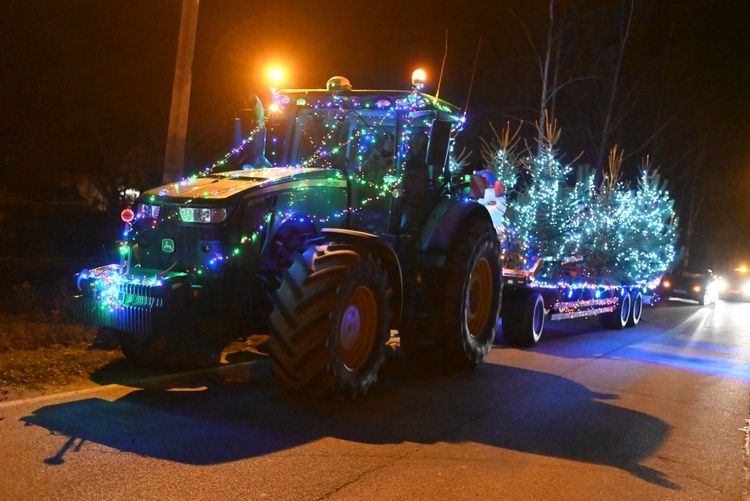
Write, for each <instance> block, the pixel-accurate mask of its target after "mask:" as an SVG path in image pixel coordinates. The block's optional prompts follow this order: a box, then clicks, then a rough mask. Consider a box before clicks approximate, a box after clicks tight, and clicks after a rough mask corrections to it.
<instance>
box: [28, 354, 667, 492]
mask: <svg viewBox="0 0 750 501" xmlns="http://www.w3.org/2000/svg"><path fill="white" fill-rule="evenodd" d="M243 367H244V369H242V370H244V371H253V374H246V375H245V379H246V381H245V382H242V383H238V382H234V383H232V382H227V381H226V380H225V381H224V382H219V381H217V378H216V377H215V376H213V377H206V376H205V375H204V376H201V377H199V376H194V377H193V378H192V379H190V380H189V381H187V383H183V384H182V385H177V384H172V385H171V388H166V389H165V388H163V389H154V388H144V389H138V390H135V391H133V392H131V393H129V394H127V395H125V396H124V397H122V398H120V399H118V400H115V401H113V402H110V401H107V400H104V399H99V398H88V399H83V400H79V401H75V402H69V403H63V404H57V405H49V406H46V407H42V408H40V409H38V410H36V411H35V412H34V413H33V414H31V415H29V416H26V417H24V418H22V421H24V422H25V423H26V424H27V425H35V426H41V427H44V428H46V429H48V430H50V431H51V432H54V433H55V434H62V435H64V436H67V437H69V440H68V442H67V443H66V444H65V446H63V448H62V449H61V450H60V451H59V452H58V453H57V454H56V455H55V456H54V457H52V458H48V459H47V460H46V461H45V462H46V463H47V464H51V465H54V464H62V463H64V462H65V455H66V454H68V453H69V451H70V450H71V449H73V450H74V449H75V447H80V446H81V444H83V443H85V442H93V443H97V444H102V445H105V446H107V447H111V448H114V449H117V450H120V451H123V452H131V453H134V454H138V455H142V456H148V457H154V458H159V459H166V460H170V461H176V462H181V463H186V464H194V465H210V464H217V463H223V462H228V461H234V460H239V459H245V458H250V457H257V456H263V455H267V454H272V453H275V452H278V451H282V450H285V449H291V448H294V447H298V446H301V445H304V444H308V443H311V442H313V441H317V440H320V439H322V438H325V437H333V438H337V439H341V440H346V441H351V442H357V443H363V444H398V443H402V442H414V443H418V444H434V443H436V442H449V443H461V442H467V441H469V442H475V443H480V444H486V445H490V446H493V447H499V448H504V449H509V450H514V451H521V452H527V453H532V454H539V455H542V456H551V457H557V458H563V459H569V460H573V461H582V462H588V463H595V464H601V465H608V466H613V467H616V468H620V469H622V470H625V471H628V472H630V473H632V474H633V475H635V476H637V477H639V478H641V479H643V480H646V481H648V482H651V483H654V484H657V485H661V486H665V487H668V488H677V486H675V485H674V484H673V483H671V482H670V481H669V480H667V479H666V478H664V476H663V475H662V474H661V473H660V472H658V471H656V470H653V469H651V468H648V467H646V466H643V465H641V464H640V461H641V460H643V459H645V458H648V457H649V456H651V455H652V454H653V453H654V452H655V451H656V450H657V449H658V448H659V446H660V445H661V444H662V443H663V441H664V440H665V438H666V436H667V434H668V432H669V427H668V426H667V425H666V424H665V423H664V422H663V421H661V420H659V419H656V418H654V417H652V416H649V415H647V414H643V413H641V412H636V411H632V410H629V409H624V408H621V407H618V406H616V405H612V404H611V403H608V402H607V401H608V400H612V399H616V398H617V397H616V396H615V395H610V394H600V393H595V392H592V391H590V390H588V389H587V388H585V387H584V386H581V385H579V384H577V383H574V382H571V381H569V380H567V379H565V378H563V377H559V376H553V375H550V374H545V373H541V372H536V371H530V370H523V369H518V368H511V367H504V366H500V365H494V364H484V365H483V366H481V367H480V368H479V369H478V370H476V371H474V372H472V373H468V374H460V375H455V376H451V377H442V378H432V379H422V378H418V377H415V376H414V375H413V374H412V372H411V371H410V370H409V368H408V365H407V363H406V360H405V359H404V358H403V357H402V356H401V353H400V351H394V352H393V353H392V354H391V355H390V356H389V358H388V360H387V361H386V363H385V364H384V366H383V370H382V377H381V380H380V382H379V384H378V385H377V386H376V387H375V388H374V389H373V391H372V392H371V394H370V395H369V396H368V397H367V398H365V399H359V400H355V401H343V400H335V399H328V400H320V401H312V402H310V401H301V400H296V399H292V398H290V397H287V396H285V395H284V394H283V393H280V392H279V391H278V390H277V389H276V385H275V383H274V381H273V378H272V376H271V374H270V368H269V363H268V361H266V360H262V361H260V362H256V363H254V364H250V365H244V366H243ZM230 379H231V378H230ZM247 380H249V381H250V382H251V383H252V384H251V385H250V386H252V387H250V386H249V385H248V383H247ZM162 386H165V385H162ZM166 386H170V385H166ZM76 442H78V445H77V446H76V445H75V444H76Z"/></svg>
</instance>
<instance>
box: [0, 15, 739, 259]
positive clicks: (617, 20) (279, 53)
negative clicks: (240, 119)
mask: <svg viewBox="0 0 750 501" xmlns="http://www.w3.org/2000/svg"><path fill="white" fill-rule="evenodd" d="M181 4H182V2H181V0H43V1H42V0H2V1H0V73H1V74H2V79H1V80H0V162H1V164H0V165H2V169H1V170H0V189H3V190H5V191H7V192H13V193H29V195H28V196H29V197H32V196H33V194H31V192H32V190H34V191H37V192H39V193H45V196H49V193H55V192H63V191H64V190H65V189H66V187H68V188H67V189H69V188H70V187H71V186H73V185H74V184H75V183H76V182H77V180H78V179H80V178H81V177H82V176H87V177H88V178H90V179H94V180H100V181H103V180H107V179H120V180H125V182H128V183H131V184H133V185H135V186H139V187H142V188H145V187H150V186H153V185H155V184H158V182H159V180H160V179H161V170H162V167H163V159H164V149H165V144H166V133H167V126H168V120H169V107H170V99H171V89H172V77H173V71H174V64H175V55H176V47H177V36H178V30H179V23H180V12H181ZM556 4H557V9H556V11H555V16H556V17H555V23H556V24H555V25H554V26H555V27H558V26H562V27H563V28H562V29H561V30H560V31H555V35H556V38H555V41H556V42H558V41H559V44H556V45H555V46H554V47H555V49H557V48H558V47H559V51H557V50H554V51H553V55H555V56H556V57H557V58H558V60H559V61H560V66H559V69H558V78H559V82H560V83H564V85H563V86H562V88H561V90H560V92H559V93H558V94H557V97H556V99H555V102H554V114H555V117H556V118H557V119H558V123H559V124H560V127H561V128H562V131H563V133H562V139H561V141H560V143H559V144H558V147H559V149H560V151H561V153H562V154H563V155H564V156H563V160H566V159H567V160H569V161H572V160H573V159H574V158H576V157H578V155H579V154H582V156H581V157H580V159H579V160H578V162H579V163H580V162H586V163H590V164H592V165H597V164H598V162H599V159H600V158H601V155H599V154H598V153H600V152H599V151H598V144H599V140H598V137H599V134H600V131H601V129H602V124H603V116H604V110H605V109H606V108H607V103H608V100H607V98H608V95H609V94H608V92H609V90H610V89H611V82H612V78H613V75H614V70H615V67H616V65H615V62H616V61H617V47H618V43H619V42H618V41H620V40H621V39H620V38H619V35H620V33H622V29H623V27H624V26H625V25H624V20H625V17H624V14H623V13H624V12H627V9H628V7H629V5H630V4H629V3H628V2H622V1H602V0H596V1H595V0H580V1H576V2H573V1H570V0H567V1H561V0H557V2H556ZM548 27H549V1H548V0H547V1H540V0H531V1H529V0H507V1H487V0H482V1H475V0H465V1H461V2H434V1H432V2H424V1H420V0H414V1H410V2H391V1H383V2H368V3H358V2H343V3H342V2H331V1H328V0H321V1H317V2H302V1H298V0H297V1H272V2H260V1H243V0H201V5H200V13H199V20H198V33H197V39H196V47H195V59H194V64H193V80H192V94H191V108H190V117H189V130H188V142H187V151H186V167H185V172H186V173H189V172H195V171H197V170H198V169H200V168H202V167H205V166H206V165H210V164H211V163H213V162H214V161H215V160H217V159H219V158H221V157H222V156H223V153H224V151H225V150H226V149H227V148H228V147H229V145H230V143H229V142H230V138H231V134H230V124H231V119H232V117H233V116H234V112H235V111H237V110H238V109H241V108H243V107H245V106H246V104H247V103H248V100H249V99H250V97H251V96H252V95H254V94H256V93H257V94H258V95H260V96H261V98H265V97H267V95H268V92H267V90H266V86H267V83H266V81H265V77H266V75H267V72H268V69H269V67H270V66H271V65H273V64H281V66H283V67H285V68H286V74H287V77H286V82H285V85H288V86H289V87H315V88H320V87H323V86H324V85H325V82H326V80H327V79H328V78H329V77H331V76H333V75H344V76H346V77H348V78H349V79H350V80H351V82H352V84H353V86H355V87H358V88H407V87H408V86H409V78H410V75H411V71H412V70H413V69H415V68H416V67H422V68H424V69H425V70H426V71H427V73H428V79H429V83H428V86H427V91H428V92H430V93H433V94H434V93H435V91H436V85H437V80H438V76H439V71H440V67H441V62H442V59H443V54H444V48H445V39H446V30H447V32H448V53H447V59H446V65H445V72H444V75H443V79H442V85H441V88H440V97H441V98H443V99H446V100H448V101H450V102H453V103H454V104H456V105H457V106H459V107H462V108H463V107H464V106H465V105H466V103H467V101H468V103H469V106H468V111H467V119H468V121H469V126H468V127H467V128H466V130H465V132H464V134H463V136H462V138H461V143H460V144H459V147H464V146H465V147H467V148H468V149H470V150H472V151H473V157H472V158H473V160H474V165H475V166H476V167H477V168H480V167H481V155H480V150H481V145H482V142H481V139H482V138H484V139H490V138H491V137H492V131H491V128H490V124H493V125H494V126H495V127H496V128H498V129H499V128H502V126H503V125H504V124H505V123H506V122H508V121H510V122H511V124H512V125H513V126H517V124H519V123H520V120H523V121H524V124H525V125H524V126H523V129H522V130H523V133H524V137H526V138H528V140H529V141H532V140H533V137H534V133H533V127H532V125H531V124H533V122H534V120H536V119H537V118H538V116H539V109H540V105H539V96H540V89H541V83H540V77H539V71H538V56H539V55H540V54H543V53H544V50H545V48H546V36H547V30H548ZM480 37H481V49H480V50H479V52H477V49H478V45H479V41H480ZM477 54H478V56H477ZM748 54H750V2H747V1H746V0H734V1H729V0H710V1H708V0H706V1H696V0H688V1H679V0H650V1H645V0H642V1H639V2H636V8H635V15H634V18H633V21H632V25H631V32H630V37H629V38H628V41H627V44H626V46H625V51H624V57H623V59H622V62H621V65H620V72H619V73H618V79H619V80H618V83H619V85H618V87H617V91H616V93H615V99H614V100H613V105H614V108H613V109H614V110H615V112H616V114H617V118H618V119H617V121H616V122H617V123H616V126H615V127H614V129H613V132H612V135H611V137H610V138H609V140H608V141H607V144H608V146H607V148H609V147H610V146H612V145H613V144H618V145H619V146H620V147H621V148H623V149H624V150H625V155H626V156H625V158H626V160H625V162H626V174H627V175H628V176H629V177H630V178H632V177H633V176H634V174H635V173H636V172H637V168H638V165H639V163H640V162H641V160H642V158H644V157H645V156H646V155H650V157H651V160H652V162H653V163H654V164H656V165H659V166H660V169H661V172H662V173H663V175H664V177H665V179H667V181H668V182H669V188H670V192H671V193H672V195H673V197H674V198H675V200H676V206H677V208H678V211H679V215H680V218H681V221H682V224H681V226H682V228H683V238H682V241H681V244H682V245H688V244H689V245H688V248H689V249H690V260H691V262H692V263H693V264H705V265H708V266H713V267H722V266H725V265H728V264H730V263H732V262H734V261H736V260H739V259H746V260H747V259H750V227H749V226H750V223H748V221H750V175H749V174H750V158H749V157H750V154H749V153H750V151H748V144H747V143H748V141H747V139H746V138H747V137H748V135H750V97H748V89H750V56H748ZM475 59H476V61H477V63H476V73H475V76H474V84H473V87H471V88H470V83H471V80H472V69H473V67H474V63H475ZM605 158H606V156H605ZM600 167H601V166H600ZM58 188H59V189H58ZM690 222H692V223H693V224H692V225H690V224H689V223H690ZM690 228H692V235H693V236H692V238H691V239H690V241H688V239H687V234H688V233H690Z"/></svg>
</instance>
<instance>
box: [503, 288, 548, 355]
mask: <svg viewBox="0 0 750 501" xmlns="http://www.w3.org/2000/svg"><path fill="white" fill-rule="evenodd" d="M543 330H544V298H543V297H542V295H541V293H539V292H533V293H531V294H526V295H524V296H522V297H520V298H518V299H515V300H513V301H511V302H508V303H506V305H505V307H504V308H503V338H505V340H506V341H507V342H508V343H510V344H511V345H513V346H527V347H528V346H534V345H536V344H537V343H538V342H539V340H540V339H541V337H542V331H543Z"/></svg>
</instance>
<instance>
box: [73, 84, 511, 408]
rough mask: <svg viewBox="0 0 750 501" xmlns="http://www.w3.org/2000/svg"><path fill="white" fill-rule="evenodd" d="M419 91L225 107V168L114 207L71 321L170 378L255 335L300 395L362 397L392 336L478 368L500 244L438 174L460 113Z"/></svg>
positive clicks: (330, 90)
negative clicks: (118, 219) (116, 227)
mask: <svg viewBox="0 0 750 501" xmlns="http://www.w3.org/2000/svg"><path fill="white" fill-rule="evenodd" d="M422 86H423V85H422V83H421V82H415V83H413V87H412V89H411V90H402V91H392V90H355V89H352V87H351V85H350V84H349V82H348V80H347V79H345V78H343V77H334V78H331V79H330V80H329V81H328V84H327V88H326V89H316V90H313V89H303V90H281V89H278V88H273V89H272V91H273V93H272V94H273V102H272V103H271V104H270V105H269V106H267V107H266V108H264V107H263V106H262V105H261V104H260V100H258V102H257V104H256V106H255V108H254V109H252V110H246V111H245V112H243V113H241V114H239V115H238V117H237V124H238V127H237V130H239V131H242V132H241V134H239V136H240V137H241V138H242V139H241V140H240V141H239V142H238V145H237V147H236V148H235V149H234V150H232V151H231V152H229V153H228V154H227V155H226V156H225V158H224V159H222V160H221V161H219V162H216V163H215V164H214V165H213V166H211V167H210V168H207V169H205V170H204V171H202V172H200V173H199V174H198V175H195V176H192V177H189V178H185V179H184V180H182V181H179V182H175V183H171V184H167V185H165V186H161V187H158V188H154V189H151V190H148V191H146V192H144V193H142V194H141V195H140V197H139V199H138V200H137V203H136V206H135V209H134V210H132V211H130V210H126V211H124V213H123V214H124V217H123V219H124V220H125V221H126V233H125V237H124V239H123V241H122V242H121V243H120V245H121V256H122V258H121V260H120V262H119V263H114V264H111V265H108V266H104V267H101V268H97V269H92V270H84V271H82V272H81V273H79V274H78V275H77V285H78V289H79V292H78V293H77V295H76V315H77V318H78V321H79V322H80V323H83V324H87V325H96V326H98V327H99V328H100V329H107V330H108V331H110V334H113V335H114V336H116V338H117V339H118V341H119V343H120V345H121V347H122V350H123V352H124V354H125V355H126V357H127V358H128V359H131V360H132V361H134V362H135V363H139V364H145V365H149V366H152V367H158V368H165V369H170V370H173V369H190V368H196V367H201V366H207V365H211V364H216V363H218V360H219V356H220V354H221V351H222V349H223V348H225V347H226V346H227V345H228V343H230V342H231V341H232V340H235V339H241V338H244V337H247V336H250V335H252V334H267V335H269V340H268V345H267V348H268V351H269V353H270V355H271V359H272V368H273V373H274V374H275V376H276V378H277V380H278V381H279V383H280V384H281V386H282V387H283V388H284V389H287V390H290V391H292V392H295V393H300V394H303V395H308V396H320V395H324V394H329V393H338V394H341V395H344V396H348V397H356V396H359V395H364V394H366V392H367V391H368V389H369V388H370V386H371V385H372V384H373V383H374V382H375V381H376V379H377V374H378V370H379V368H380V366H381V364H382V362H383V360H384V353H385V348H386V344H387V342H388V340H389V338H390V336H391V332H392V331H398V334H399V337H400V343H401V348H402V349H403V350H404V352H405V353H406V355H407V357H408V358H409V359H410V360H411V361H413V362H415V363H419V364H420V365H423V366H427V367H430V368H432V369H436V370H438V371H455V370H461V369H471V368H474V367H476V366H477V365H479V364H481V363H482V362H483V361H484V360H485V358H486V357H487V354H488V352H489V350H490V348H491V346H492V342H493V339H494V336H495V333H496V329H497V322H498V316H499V311H500V299H501V293H502V290H501V289H502V279H501V278H502V272H501V266H500V246H499V242H498V235H497V232H496V229H495V226H494V225H493V222H492V218H491V216H490V214H489V212H488V210H487V208H486V207H485V206H483V205H481V204H480V203H477V202H476V201H475V200H472V199H470V198H468V197H467V196H465V191H466V189H465V183H453V182H452V179H453V178H456V179H458V176H452V173H451V170H450V168H449V154H450V151H451V148H452V145H453V140H454V138H455V136H456V134H457V133H458V132H459V131H460V129H461V127H462V125H463V119H462V117H461V115H460V114H459V112H458V110H457V109H456V108H455V107H453V106H452V105H450V104H448V103H446V102H444V101H442V100H439V99H437V98H435V97H433V96H429V95H426V94H424V93H423V92H422Z"/></svg>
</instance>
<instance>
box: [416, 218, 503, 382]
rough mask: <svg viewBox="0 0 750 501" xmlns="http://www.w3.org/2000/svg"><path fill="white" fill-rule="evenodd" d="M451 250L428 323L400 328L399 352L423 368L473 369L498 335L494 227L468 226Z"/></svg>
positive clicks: (498, 288) (497, 256)
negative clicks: (401, 329) (402, 351)
mask: <svg viewBox="0 0 750 501" xmlns="http://www.w3.org/2000/svg"><path fill="white" fill-rule="evenodd" d="M460 234H461V235H462V237H461V238H460V239H459V240H457V241H456V243H455V244H454V245H453V248H452V249H451V251H450V253H449V255H448V260H447V261H446V266H445V271H444V273H445V276H444V277H443V279H442V280H441V281H439V283H438V286H437V287H436V288H435V290H434V291H433V293H432V295H431V300H432V306H431V312H432V314H431V322H430V323H429V324H428V323H427V322H420V323H418V324H415V325H413V326H411V327H406V328H404V331H403V332H402V334H401V348H402V349H403V350H404V352H405V353H406V355H407V357H408V358H410V359H411V360H412V361H414V362H416V363H417V364H418V365H420V366H421V367H423V368H428V369H430V370H434V369H439V370H440V371H441V372H445V371H455V370H463V369H467V370H469V369H473V368H475V367H477V366H478V365H479V364H481V363H482V362H484V360H485V359H486V358H487V354H488V353H489V351H490V349H491V348H492V342H493V340H494V339H495V333H496V331H497V321H498V318H499V315H500V306H501V305H500V302H501V299H502V280H501V270H500V246H499V243H498V240H497V238H496V236H495V231H494V229H493V227H492V225H491V224H490V223H489V222H487V221H483V220H471V221H469V222H468V224H467V225H466V227H465V231H462V232H460Z"/></svg>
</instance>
